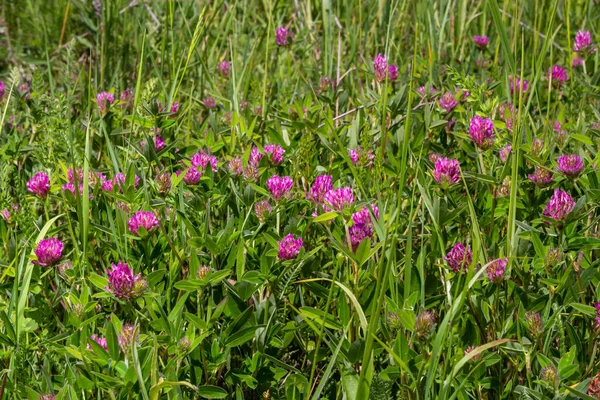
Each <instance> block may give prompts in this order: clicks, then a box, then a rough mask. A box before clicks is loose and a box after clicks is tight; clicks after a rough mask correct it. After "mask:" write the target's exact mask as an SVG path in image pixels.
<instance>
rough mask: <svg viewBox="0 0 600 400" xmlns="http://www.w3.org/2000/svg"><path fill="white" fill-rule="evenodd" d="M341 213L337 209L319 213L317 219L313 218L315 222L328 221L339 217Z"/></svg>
mask: <svg viewBox="0 0 600 400" xmlns="http://www.w3.org/2000/svg"><path fill="white" fill-rule="evenodd" d="M338 215H339V214H338V213H337V212H335V211H330V212H326V213H324V214H321V215H318V216H316V217H315V219H313V222H327V221H331V220H332V219H335V218H337V216H338Z"/></svg>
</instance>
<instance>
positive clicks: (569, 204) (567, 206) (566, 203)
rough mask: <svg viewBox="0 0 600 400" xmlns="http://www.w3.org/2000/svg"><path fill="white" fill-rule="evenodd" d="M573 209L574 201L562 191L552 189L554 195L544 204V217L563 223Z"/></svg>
mask: <svg viewBox="0 0 600 400" xmlns="http://www.w3.org/2000/svg"><path fill="white" fill-rule="evenodd" d="M573 208H575V200H573V198H572V197H571V195H570V194H569V193H567V192H565V191H564V190H561V189H554V194H553V195H552V197H551V198H550V200H548V203H546V207H545V208H544V216H546V217H548V218H551V219H553V220H555V221H564V220H565V219H567V216H568V215H569V214H570V213H571V211H573Z"/></svg>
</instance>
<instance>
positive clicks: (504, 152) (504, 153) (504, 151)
mask: <svg viewBox="0 0 600 400" xmlns="http://www.w3.org/2000/svg"><path fill="white" fill-rule="evenodd" d="M511 150H512V146H511V145H510V144H509V145H507V146H506V147H503V148H501V149H500V160H501V161H502V162H503V163H506V162H507V161H508V156H509V155H510V151H511Z"/></svg>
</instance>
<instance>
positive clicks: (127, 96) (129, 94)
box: [119, 89, 134, 108]
mask: <svg viewBox="0 0 600 400" xmlns="http://www.w3.org/2000/svg"><path fill="white" fill-rule="evenodd" d="M119 100H121V105H120V106H121V108H130V107H131V106H133V100H134V97H133V90H131V89H126V90H123V91H122V92H121V95H120V96H119Z"/></svg>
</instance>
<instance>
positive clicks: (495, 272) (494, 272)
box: [486, 258, 508, 283]
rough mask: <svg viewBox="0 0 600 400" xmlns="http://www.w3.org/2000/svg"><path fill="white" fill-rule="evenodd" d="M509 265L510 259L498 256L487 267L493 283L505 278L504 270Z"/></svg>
mask: <svg viewBox="0 0 600 400" xmlns="http://www.w3.org/2000/svg"><path fill="white" fill-rule="evenodd" d="M507 265H508V259H506V258H498V259H496V260H494V261H492V262H491V263H490V265H489V266H488V267H487V270H486V272H487V275H488V278H490V282H492V283H501V282H502V281H503V280H504V271H505V270H506V266H507Z"/></svg>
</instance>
